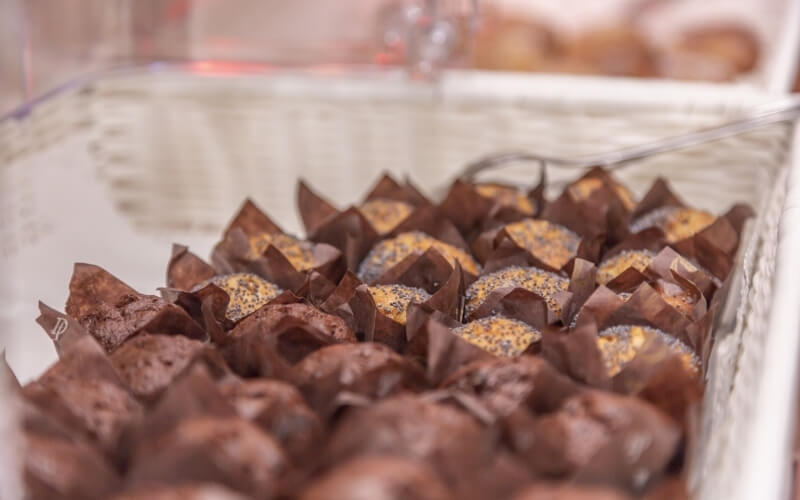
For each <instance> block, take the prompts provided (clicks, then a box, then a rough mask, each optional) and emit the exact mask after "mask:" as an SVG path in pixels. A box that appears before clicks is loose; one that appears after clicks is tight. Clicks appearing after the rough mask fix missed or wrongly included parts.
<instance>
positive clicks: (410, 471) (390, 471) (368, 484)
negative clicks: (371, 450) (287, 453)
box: [299, 457, 452, 500]
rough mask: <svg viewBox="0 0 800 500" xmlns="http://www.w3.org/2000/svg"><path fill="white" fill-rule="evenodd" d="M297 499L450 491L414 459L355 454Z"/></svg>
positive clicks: (437, 496) (416, 496) (386, 497)
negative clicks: (366, 456) (360, 456)
mask: <svg viewBox="0 0 800 500" xmlns="http://www.w3.org/2000/svg"><path fill="white" fill-rule="evenodd" d="M299 498H300V499H301V500H341V499H343V498H347V499H350V500H448V499H450V498H452V492H450V491H449V489H448V488H447V487H446V486H445V485H444V484H443V483H442V481H441V480H440V479H439V478H438V477H437V475H436V474H435V473H433V472H432V471H431V470H430V467H426V466H425V465H423V464H420V463H418V462H416V461H413V460H409V459H405V458H395V457H369V458H360V459H359V458H357V459H354V460H351V461H348V462H345V463H343V464H341V465H339V466H337V467H336V468H334V469H333V470H331V471H330V472H329V473H327V474H325V475H324V476H323V477H321V478H319V479H317V480H316V481H314V482H313V483H312V484H311V485H309V486H308V488H306V489H305V490H304V491H303V492H302V493H301V494H300V496H299Z"/></svg>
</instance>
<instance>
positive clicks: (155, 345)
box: [109, 333, 229, 401]
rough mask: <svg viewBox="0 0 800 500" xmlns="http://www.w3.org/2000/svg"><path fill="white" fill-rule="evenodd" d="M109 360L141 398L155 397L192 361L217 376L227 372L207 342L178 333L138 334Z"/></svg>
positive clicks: (217, 354)
mask: <svg viewBox="0 0 800 500" xmlns="http://www.w3.org/2000/svg"><path fill="white" fill-rule="evenodd" d="M109 359H110V361H111V364H112V365H113V366H114V369H115V370H116V371H117V373H118V374H119V376H120V378H122V380H123V381H124V382H125V384H126V385H127V386H128V387H129V388H130V390H131V392H133V394H134V395H135V396H136V397H137V398H139V399H141V400H144V401H153V400H155V399H156V398H157V397H158V396H159V395H160V394H161V392H162V391H164V389H166V388H167V387H168V386H170V385H171V384H172V382H173V381H174V380H175V378H176V377H178V376H179V375H180V374H181V373H182V372H183V371H184V370H185V369H186V368H187V367H189V365H191V364H192V363H193V362H195V361H202V362H203V363H205V365H206V366H207V367H208V368H209V369H210V370H213V372H214V375H215V376H217V377H222V376H225V375H226V374H227V373H229V370H228V366H227V365H226V364H225V361H224V360H223V359H222V356H221V355H220V354H219V352H217V351H216V350H215V349H213V348H212V347H211V346H210V345H208V344H206V343H203V342H199V341H197V340H192V339H188V338H186V337H182V336H178V335H150V334H147V333H141V334H139V335H137V336H136V337H134V338H132V339H131V340H129V341H128V342H126V343H124V344H122V346H120V348H119V349H117V350H116V351H114V352H113V353H112V354H111V355H110V356H109Z"/></svg>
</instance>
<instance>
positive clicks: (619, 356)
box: [597, 325, 700, 377]
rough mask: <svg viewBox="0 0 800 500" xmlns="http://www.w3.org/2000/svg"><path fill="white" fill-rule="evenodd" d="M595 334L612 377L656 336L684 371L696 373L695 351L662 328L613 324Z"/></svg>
mask: <svg viewBox="0 0 800 500" xmlns="http://www.w3.org/2000/svg"><path fill="white" fill-rule="evenodd" d="M597 337H598V338H597V345H598V347H599V348H600V352H602V353H603V358H604V360H605V364H606V369H607V370H608V373H609V375H610V376H612V377H613V376H615V375H617V374H618V373H620V372H621V371H622V370H623V368H624V367H625V366H627V365H628V364H629V363H630V362H631V361H632V360H633V359H634V358H635V357H637V356H639V355H641V354H642V353H643V352H647V351H646V350H645V347H646V346H647V345H648V344H649V343H650V342H652V341H654V340H655V339H658V341H660V342H663V343H664V344H665V346H667V347H668V348H669V350H670V351H671V352H673V353H674V354H675V355H677V356H678V359H680V361H681V363H682V368H683V369H684V370H686V371H688V372H691V373H694V374H695V375H696V376H697V375H699V372H700V366H699V365H700V358H699V357H698V356H697V354H695V353H694V352H693V351H692V350H691V349H690V348H689V347H688V346H687V345H686V344H684V343H682V342H681V341H680V340H678V339H677V338H675V337H672V336H670V335H669V334H667V333H665V332H663V331H661V330H658V329H655V328H651V327H649V326H642V325H616V326H612V327H609V328H606V329H604V330H602V331H601V332H599V333H598V334H597Z"/></svg>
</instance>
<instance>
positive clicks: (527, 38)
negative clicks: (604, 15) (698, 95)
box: [471, 10, 761, 82]
mask: <svg viewBox="0 0 800 500" xmlns="http://www.w3.org/2000/svg"><path fill="white" fill-rule="evenodd" d="M481 18H482V19H481V28H480V29H479V30H478V32H477V33H476V36H475V40H474V47H473V51H472V61H471V64H472V66H473V67H475V68H478V69H486V70H500V71H534V72H544V73H573V74H594V75H610V76H628V77H650V78H675V79H682V80H710V81H720V82H721V81H730V80H734V79H735V78H737V77H738V76H740V75H745V74H747V73H750V72H752V71H753V70H754V69H755V68H756V66H757V65H758V62H759V57H760V52H761V48H760V42H759V40H758V37H757V36H756V35H755V33H754V32H753V31H752V30H751V29H749V28H747V27H746V26H744V25H743V24H741V23H732V22H721V21H719V22H709V23H707V24H704V25H698V26H690V27H687V28H685V29H683V30H682V31H681V32H680V33H679V34H678V35H677V36H675V37H673V38H674V39H673V40H671V41H664V40H656V39H655V38H654V37H651V36H649V34H648V32H647V30H645V29H644V28H642V27H641V26H640V23H638V22H637V21H636V17H635V16H632V18H631V19H623V20H620V21H618V22H615V23H612V24H608V25H601V26H598V27H594V28H586V29H584V30H583V31H580V32H578V33H572V34H569V35H568V34H566V33H563V32H559V31H558V30H557V29H556V28H555V27H553V26H549V25H548V24H547V23H545V22H544V21H543V20H541V19H535V18H532V17H531V16H530V15H527V16H526V15H524V14H514V13H510V12H508V13H507V12H501V11H496V10H488V11H487V12H484V13H482V16H481Z"/></svg>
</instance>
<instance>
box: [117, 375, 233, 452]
mask: <svg viewBox="0 0 800 500" xmlns="http://www.w3.org/2000/svg"><path fill="white" fill-rule="evenodd" d="M235 415H236V410H235V409H234V407H233V406H232V405H231V403H230V402H229V401H228V400H227V399H226V398H225V397H224V396H223V395H222V393H221V392H220V390H219V389H218V387H217V384H216V381H215V380H214V379H213V378H212V374H211V373H210V371H209V370H208V369H207V368H206V367H205V366H204V365H203V364H202V363H195V364H193V365H192V366H190V367H189V368H187V369H186V370H185V371H184V372H183V373H182V374H181V375H180V376H179V377H178V378H177V379H176V380H175V382H174V383H173V384H171V385H170V386H169V387H168V388H167V389H166V391H164V393H163V394H162V396H161V397H160V398H159V399H158V400H157V401H156V402H155V403H154V404H153V405H152V407H151V408H150V410H149V411H148V412H147V413H146V414H145V415H144V416H143V417H142V418H140V419H138V420H136V421H134V422H132V423H131V425H129V426H128V427H127V428H126V429H125V431H124V433H123V435H122V437H121V439H120V446H119V448H120V452H121V453H122V454H123V461H124V465H125V466H129V465H130V463H129V462H130V460H131V458H132V454H133V453H134V452H135V450H136V448H137V447H138V446H139V445H140V444H141V443H143V442H145V441H151V442H156V441H157V440H158V439H159V438H160V437H161V436H163V435H165V434H167V433H169V432H171V431H172V430H173V429H175V428H176V427H177V426H178V425H179V424H180V423H181V422H183V421H184V420H187V419H190V418H196V417H220V418H226V417H233V416H235Z"/></svg>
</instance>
